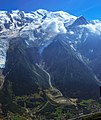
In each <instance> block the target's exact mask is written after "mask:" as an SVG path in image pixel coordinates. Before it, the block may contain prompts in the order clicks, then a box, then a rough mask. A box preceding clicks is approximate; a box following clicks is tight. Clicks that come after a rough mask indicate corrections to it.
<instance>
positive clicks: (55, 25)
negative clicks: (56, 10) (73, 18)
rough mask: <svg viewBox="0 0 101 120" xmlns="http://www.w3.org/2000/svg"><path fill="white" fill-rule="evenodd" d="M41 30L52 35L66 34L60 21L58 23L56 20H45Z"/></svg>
mask: <svg viewBox="0 0 101 120" xmlns="http://www.w3.org/2000/svg"><path fill="white" fill-rule="evenodd" d="M42 29H43V30H44V31H46V32H48V33H53V34H58V33H60V34H62V33H66V31H67V30H66V28H65V26H64V24H63V22H62V21H59V20H58V19H56V18H55V19H53V20H45V21H44V23H43V24H42Z"/></svg>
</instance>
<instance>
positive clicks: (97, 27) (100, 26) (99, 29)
mask: <svg viewBox="0 0 101 120" xmlns="http://www.w3.org/2000/svg"><path fill="white" fill-rule="evenodd" d="M81 27H85V28H87V29H89V31H90V32H92V33H95V34H98V35H101V23H96V24H87V25H81Z"/></svg>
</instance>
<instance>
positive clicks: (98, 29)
mask: <svg viewBox="0 0 101 120" xmlns="http://www.w3.org/2000/svg"><path fill="white" fill-rule="evenodd" d="M58 35H62V36H64V37H63V40H64V41H67V42H68V44H69V45H70V47H71V49H73V50H74V51H75V52H77V56H79V58H80V59H83V58H86V57H87V58H86V62H90V61H89V60H90V59H89V57H88V54H89V55H92V54H93V53H94V49H93V48H90V47H89V49H88V51H89V52H86V53H87V55H85V54H82V48H81V47H80V46H82V45H84V44H85V43H86V42H89V39H90V40H91V39H92V38H94V37H95V39H96V37H97V39H99V40H98V41H99V42H100V36H101V21H99V20H93V21H87V20H86V19H85V18H84V17H83V16H80V17H76V16H73V15H70V14H68V13H67V12H63V11H57V12H50V11H46V10H42V9H39V10H36V11H32V12H30V13H25V12H24V11H20V10H14V11H11V12H7V11H0V68H4V66H5V61H6V52H7V49H8V48H9V41H10V40H11V39H12V38H16V37H24V38H27V39H26V40H25V44H26V46H28V47H31V46H35V47H38V51H39V53H40V54H42V52H43V50H44V49H45V48H47V46H48V45H49V44H51V43H52V42H53V41H54V38H55V37H56V36H58ZM94 41H95V40H94ZM95 43H96V42H95ZM90 44H91V45H92V42H90ZM87 45H88V44H87ZM83 51H85V50H83ZM81 54H82V55H81Z"/></svg>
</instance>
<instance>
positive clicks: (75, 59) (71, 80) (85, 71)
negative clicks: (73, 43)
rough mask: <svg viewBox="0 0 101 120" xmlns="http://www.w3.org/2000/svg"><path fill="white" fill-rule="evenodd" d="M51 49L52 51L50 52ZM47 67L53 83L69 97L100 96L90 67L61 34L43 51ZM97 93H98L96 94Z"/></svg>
mask: <svg viewBox="0 0 101 120" xmlns="http://www.w3.org/2000/svg"><path fill="white" fill-rule="evenodd" d="M50 51H51V52H50ZM42 57H43V63H45V68H46V69H47V70H48V72H49V73H50V75H51V76H52V83H53V84H54V86H56V87H57V88H58V89H60V90H61V91H62V93H63V94H64V95H65V96H67V97H77V98H93V97H98V96H99V92H98V89H99V88H98V85H97V83H96V81H95V79H94V76H93V74H92V73H91V72H90V70H89V68H88V67H87V66H86V65H85V64H84V63H83V62H84V61H83V62H82V61H81V60H80V58H79V56H78V55H77V53H76V52H75V51H74V50H73V49H72V48H71V47H70V46H69V44H68V42H67V41H66V38H65V37H63V36H61V35H59V36H57V37H56V38H54V40H53V42H52V43H51V44H50V45H49V46H48V47H47V48H45V49H44V51H43V53H42ZM95 93H97V94H96V95H95Z"/></svg>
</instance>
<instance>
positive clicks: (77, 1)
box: [0, 0, 101, 20]
mask: <svg viewBox="0 0 101 120" xmlns="http://www.w3.org/2000/svg"><path fill="white" fill-rule="evenodd" d="M16 9H19V10H23V11H25V12H30V11H35V10H37V9H45V10H49V11H59V10H62V11H66V12H68V13H70V14H72V15H75V16H80V15H83V16H84V17H85V18H86V19H88V20H94V19H100V20H101V0H0V10H5V11H11V10H16Z"/></svg>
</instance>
